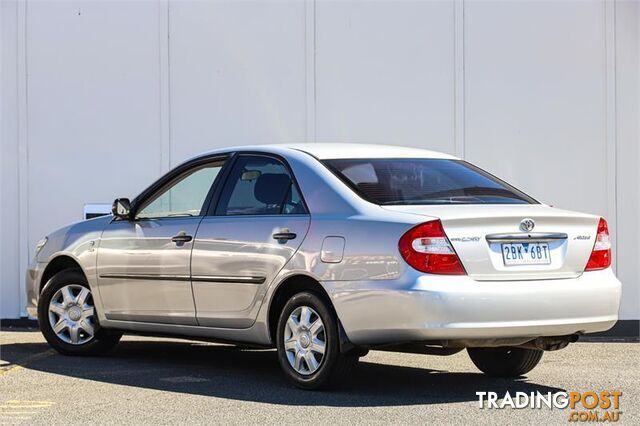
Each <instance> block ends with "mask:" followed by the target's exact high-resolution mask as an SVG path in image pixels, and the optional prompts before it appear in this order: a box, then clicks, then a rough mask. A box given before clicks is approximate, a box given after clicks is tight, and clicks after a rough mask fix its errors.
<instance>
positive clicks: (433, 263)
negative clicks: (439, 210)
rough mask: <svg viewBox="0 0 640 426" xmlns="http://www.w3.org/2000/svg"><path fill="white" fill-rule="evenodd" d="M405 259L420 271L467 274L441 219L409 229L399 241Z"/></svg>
mask: <svg viewBox="0 0 640 426" xmlns="http://www.w3.org/2000/svg"><path fill="white" fill-rule="evenodd" d="M398 248H399V249H400V254H401V255H402V257H403V258H404V260H405V261H406V262H407V263H408V264H409V265H411V266H412V267H414V268H415V269H417V270H418V271H420V272H427V273H429V274H446V275H465V274H466V271H465V270H464V267H463V266H462V263H461V262H460V258H458V255H457V254H456V252H455V251H454V250H453V247H452V246H451V243H450V242H449V239H448V238H447V235H446V234H445V233H444V229H442V223H441V222H440V220H432V221H430V222H425V223H422V224H420V225H418V226H416V227H413V228H411V229H410V230H408V231H407V232H406V233H405V234H404V235H403V236H402V237H401V238H400V241H399V242H398Z"/></svg>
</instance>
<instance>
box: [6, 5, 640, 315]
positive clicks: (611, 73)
mask: <svg viewBox="0 0 640 426" xmlns="http://www.w3.org/2000/svg"><path fill="white" fill-rule="evenodd" d="M639 21H640V6H639V3H638V2H634V1H619V2H615V3H614V2H613V1H608V2H604V1H595V0H594V1H580V2H575V1H571V0H568V1H565V2H547V1H529V2H527V1H518V2H504V1H496V2H484V1H464V2H463V1H462V0H456V1H393V2H392V1H341V2H337V1H322V0H318V1H313V0H306V1H305V0H300V1H293V0H292V1H209V2H206V1H195V2H190V1H167V0H159V1H150V0H149V1H137V2H129V1H118V2H107V1H67V2H57V1H50V2H41V1H27V2H23V1H12V0H7V1H2V2H0V36H1V39H0V42H1V47H2V54H1V55H0V65H1V67H0V70H1V73H0V78H1V80H0V81H1V85H0V101H1V106H2V110H1V113H2V121H1V122H0V132H1V133H0V134H1V138H2V149H1V150H0V166H1V168H0V179H1V180H0V232H1V234H0V235H2V236H3V238H1V239H0V309H1V310H0V317H3V318H7V317H17V316H19V315H20V314H21V313H22V314H23V313H24V310H23V305H24V296H22V294H23V289H22V281H23V279H22V278H21V277H22V271H24V268H25V267H26V262H27V259H28V258H29V256H30V255H31V252H32V247H33V245H34V243H35V242H36V241H37V240H38V239H40V238H41V237H42V236H43V235H45V234H46V233H47V232H48V231H50V230H51V229H53V228H56V227H59V226H62V225H64V224H66V223H68V222H71V221H75V220H79V219H80V218H81V214H82V207H83V204H84V203H88V202H110V200H112V199H113V198H115V197H116V196H134V195H135V194H136V193H137V192H139V191H140V190H141V189H142V188H143V187H144V186H145V185H147V184H149V183H151V181H152V180H153V179H154V178H156V177H157V176H159V175H160V174H161V173H163V172H164V171H166V170H168V168H169V167H172V166H174V165H176V164H177V163H179V162H181V161H183V160H184V159H185V158H187V157H189V156H191V155H194V154H196V153H198V152H201V151H204V150H207V149H212V148H215V147H220V146H228V145H234V144H246V143H273V142H290V141H316V140H318V141H344V142H382V143H391V144H403V145H414V146H421V147H427V148H431V149H435V150H441V151H446V152H450V153H454V154H457V155H460V156H463V157H465V158H467V159H469V160H470V161H472V162H476V163H478V164H479V165H481V166H483V167H485V168H487V169H489V170H490V171H492V172H494V173H496V174H498V175H499V176H501V177H503V178H505V179H507V180H508V181H510V182H513V183H515V184H516V185H517V186H519V187H521V188H522V189H524V190H525V191H526V192H529V193H530V194H532V195H533V196H535V197H536V198H539V199H540V200H542V201H545V202H548V203H551V204H554V205H556V206H559V207H565V208H570V209H577V210H583V211H588V212H592V213H596V214H601V215H604V216H606V217H607V218H608V220H609V222H610V224H611V228H612V232H613V238H614V242H615V244H616V257H617V258H616V260H615V262H616V265H617V272H618V275H619V276H620V278H621V279H622V281H623V283H624V301H623V308H622V318H625V319H631V318H634V319H637V318H640V291H639V288H640V278H639V275H640V274H639V272H640V270H639V266H638V265H639V264H640V252H639V250H638V244H637V241H638V240H640V228H639V226H638V218H639V213H640V208H639V207H640V206H639V203H640V194H639V190H638V188H640V175H639V174H638V170H637V164H638V161H640V152H639V150H638V140H639V139H638V138H639V136H640V132H639V131H638V130H639V127H638V126H639V124H638V123H640V120H639V118H640V117H639V110H638V99H639V97H640V92H639V91H640V85H639V84H638V75H639V74H638V72H639V71H640V70H639V69H638V50H639V48H640V44H639V39H638V37H639V33H638V23H639ZM558 182H562V183H558ZM619 230H624V232H621V231H619Z"/></svg>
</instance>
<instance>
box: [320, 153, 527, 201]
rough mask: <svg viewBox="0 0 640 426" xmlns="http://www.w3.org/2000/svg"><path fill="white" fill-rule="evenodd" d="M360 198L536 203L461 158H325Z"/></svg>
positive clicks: (327, 163)
mask: <svg viewBox="0 0 640 426" xmlns="http://www.w3.org/2000/svg"><path fill="white" fill-rule="evenodd" d="M324 164H325V165H326V166H327V167H329V168H330V169H332V170H333V171H334V172H335V173H337V174H338V176H340V177H341V178H342V179H343V180H344V181H345V182H346V183H347V184H348V185H349V186H351V187H352V188H353V189H354V191H356V192H357V193H358V194H359V195H360V196H362V197H363V198H365V199H366V200H369V201H371V202H373V203H376V204H380V205H413V204H536V203H537V201H535V200H534V199H533V198H531V197H529V196H528V195H526V194H524V193H522V192H520V191H518V190H517V189H515V188H514V187H512V186H510V185H509V184H507V183H505V182H503V181H501V180H499V179H498V178H496V177H494V176H492V175H491V174H489V173H487V172H485V171H484V170H482V169H480V168H478V167H476V166H473V165H471V164H469V163H467V162H465V161H461V160H446V159H366V160H364V159H353V160H343V159H340V160H325V161H324Z"/></svg>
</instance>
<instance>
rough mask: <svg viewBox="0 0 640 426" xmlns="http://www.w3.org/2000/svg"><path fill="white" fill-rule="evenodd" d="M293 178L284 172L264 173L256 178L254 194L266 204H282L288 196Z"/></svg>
mask: <svg viewBox="0 0 640 426" xmlns="http://www.w3.org/2000/svg"><path fill="white" fill-rule="evenodd" d="M290 186H291V178H290V177H289V176H288V175H285V174H282V173H263V174H261V175H260V177H258V179H257V180H256V186H255V187H254V189H253V195H254V196H255V197H256V200H258V201H260V202H261V203H264V204H280V203H282V202H283V201H284V197H286V196H287V192H288V191H289V187H290Z"/></svg>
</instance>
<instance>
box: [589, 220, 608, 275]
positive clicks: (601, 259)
mask: <svg viewBox="0 0 640 426" xmlns="http://www.w3.org/2000/svg"><path fill="white" fill-rule="evenodd" d="M609 266H611V239H610V238H609V227H608V226H607V221H606V220H604V218H600V222H599V223H598V234H597V235H596V242H595V244H594V245H593V250H592V251H591V256H590V257H589V261H588V262H587V267H586V268H585V269H584V270H585V271H595V270H598V269H605V268H608V267H609Z"/></svg>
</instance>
